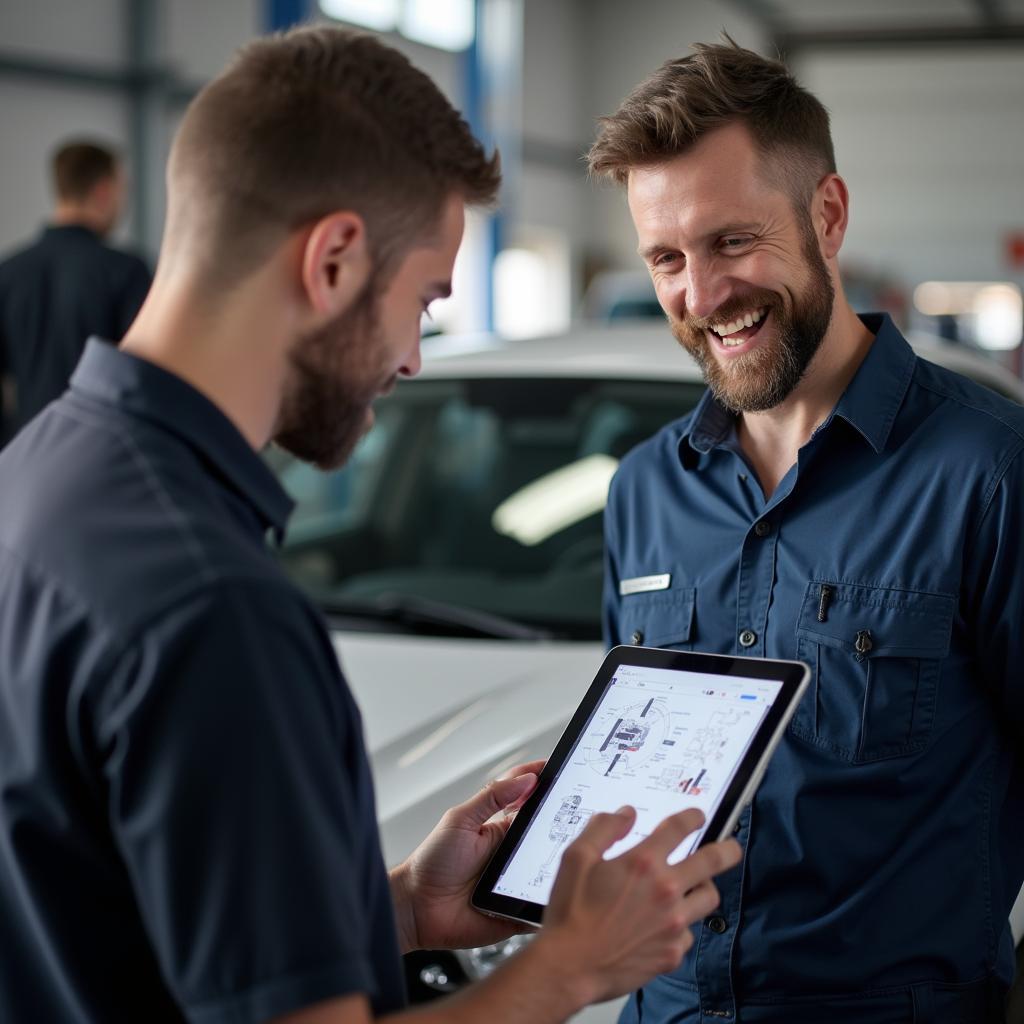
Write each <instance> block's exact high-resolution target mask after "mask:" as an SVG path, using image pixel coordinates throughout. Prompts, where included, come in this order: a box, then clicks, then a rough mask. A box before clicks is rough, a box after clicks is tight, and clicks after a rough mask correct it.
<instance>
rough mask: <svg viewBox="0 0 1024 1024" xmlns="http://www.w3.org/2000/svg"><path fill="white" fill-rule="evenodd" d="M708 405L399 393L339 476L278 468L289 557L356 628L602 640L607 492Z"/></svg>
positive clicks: (683, 392)
mask: <svg viewBox="0 0 1024 1024" xmlns="http://www.w3.org/2000/svg"><path fill="white" fill-rule="evenodd" d="M702 392H703V385H701V384H699V383H696V382H685V381H642V380H638V381H615V380H594V379H589V380H588V379H558V378H529V379H513V380H510V379H508V378H500V379H498V378H495V379H486V378H485V379H447V380H440V379H436V378H434V379H421V380H416V381H406V382H403V383H402V385H401V386H400V387H399V388H398V389H397V390H396V391H395V393H394V394H393V395H391V396H390V397H389V398H387V399H382V400H381V401H379V402H378V403H377V405H376V410H375V411H376V424H375V426H374V428H373V430H372V431H371V432H370V433H369V434H368V435H367V436H366V437H365V438H363V440H362V441H361V442H360V444H359V446H358V447H357V449H356V451H355V452H354V453H353V455H352V458H351V459H350V461H349V463H348V464H347V465H346V466H345V467H344V468H343V469H341V470H338V471H336V472H333V473H321V472H319V471H317V470H314V469H312V468H311V467H309V466H307V465H305V464H303V463H300V462H298V461H296V460H293V459H290V458H288V457H284V456H283V455H282V453H280V452H275V453H273V455H272V456H271V461H272V464H274V467H275V469H276V470H277V472H278V474H279V476H280V479H281V481H282V483H283V484H284V486H285V488H286V489H287V490H288V492H289V493H290V494H291V495H292V497H293V498H294V499H295V500H296V502H297V507H296V509H295V512H294V515H293V516H292V519H291V523H290V526H289V529H288V535H287V539H286V541H285V544H284V545H283V547H282V549H281V551H280V557H281V559H282V561H283V564H284V566H285V569H286V571H287V572H288V573H289V574H290V575H291V576H292V577H293V579H294V580H295V581H296V582H297V583H298V584H299V585H300V586H301V587H303V588H304V589H305V590H306V591H307V592H309V593H310V594H311V595H312V596H313V598H314V599H315V600H317V601H318V602H319V603H320V604H321V606H322V607H323V608H324V609H325V611H327V612H328V614H331V615H334V616H342V617H343V619H344V621H342V622H340V623H339V624H341V625H347V626H349V628H379V624H380V621H381V620H382V619H385V618H388V619H390V620H391V621H392V627H391V628H404V629H408V630H412V631H416V632H440V633H447V634H449V635H489V636H507V637H515V636H522V637H524V638H528V637H534V638H535V637H538V636H559V637H572V638H581V639H582V638H597V637H599V636H600V607H601V580H602V572H603V534H602V513H603V509H604V505H605V500H606V497H607V491H608V483H609V481H610V479H611V476H612V474H613V473H614V471H615V468H616V467H617V465H618V461H619V459H620V458H621V457H622V456H623V455H624V454H625V453H626V452H627V451H628V450H629V449H630V448H631V447H633V446H634V445H635V444H637V443H638V442H640V441H642V440H643V439H644V438H646V437H649V436H650V435H651V434H653V433H654V432H655V431H656V430H657V429H658V428H659V427H661V426H662V425H663V424H665V423H667V422H669V421H671V420H673V419H676V418H678V417H679V416H682V415H683V414H684V413H686V412H687V411H688V410H690V409H691V408H692V407H693V406H694V405H695V404H696V403H697V401H698V399H699V398H700V395H701V393H702ZM353 623H355V625H353ZM358 623H362V625H361V626H360V625H359V624H358ZM396 623H397V625H396Z"/></svg>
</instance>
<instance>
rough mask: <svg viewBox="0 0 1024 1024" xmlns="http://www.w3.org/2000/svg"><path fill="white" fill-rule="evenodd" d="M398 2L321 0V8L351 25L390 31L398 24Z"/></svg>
mask: <svg viewBox="0 0 1024 1024" xmlns="http://www.w3.org/2000/svg"><path fill="white" fill-rule="evenodd" d="M398 4H399V0H320V10H321V11H323V12H324V14H326V15H327V17H328V18H337V19H338V21H347V22H348V23H349V24H350V25H361V26H362V27H363V28H370V29H373V30H374V31H375V32H390V31H391V30H392V29H393V28H394V27H395V26H396V25H397V24H398Z"/></svg>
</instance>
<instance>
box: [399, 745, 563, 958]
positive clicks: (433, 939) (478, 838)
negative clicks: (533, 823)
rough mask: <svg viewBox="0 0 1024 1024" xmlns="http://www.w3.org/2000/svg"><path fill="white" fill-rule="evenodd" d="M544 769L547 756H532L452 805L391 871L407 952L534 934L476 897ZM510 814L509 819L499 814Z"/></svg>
mask: <svg viewBox="0 0 1024 1024" xmlns="http://www.w3.org/2000/svg"><path fill="white" fill-rule="evenodd" d="M543 767H544V762H543V761H532V762H530V763H529V764H522V765H518V766H517V767H515V768H511V769H509V771H508V772H506V773H505V774H504V775H503V776H502V777H501V778H500V779H497V780H495V781H494V782H491V783H490V784H489V785H488V786H486V787H485V788H484V789H483V790H481V791H480V792H479V793H477V794H476V796H474V797H471V798H470V799H469V800H467V801H466V802H465V803H462V804H459V805H458V806H457V807H453V808H452V809H451V810H450V811H448V812H447V813H446V814H445V816H444V817H443V818H442V819H441V821H440V822H439V823H438V825H437V826H436V827H435V828H434V830H433V831H432V832H431V833H430V835H429V836H427V838H426V839H425V840H424V841H423V842H422V843H421V844H420V845H419V846H418V847H417V848H416V850H414V851H413V853H412V854H411V856H410V857H409V859H408V860H406V861H405V862H404V863H403V864H400V865H399V866H398V867H397V868H395V869H394V870H393V871H392V872H391V893H392V896H393V897H394V902H395V909H396V914H397V917H398V927H399V940H400V942H401V946H402V950H403V952H408V951H409V950H410V949H462V948H466V947H471V946H487V945H490V944H491V943H492V942H499V941H500V940H501V939H506V938H508V937H509V936H510V935H515V934H517V933H518V932H522V931H532V929H531V928H530V927H529V926H527V925H518V924H516V923H515V922H514V921H500V920H497V919H496V918H492V917H486V916H485V915H483V914H481V913H480V912H479V911H476V910H474V909H473V908H472V907H471V906H470V903H469V898H470V896H471V895H472V892H473V886H474V885H476V880H477V878H478V877H479V875H480V872H481V871H483V869H484V867H485V866H486V864H487V861H488V860H489V859H490V857H491V854H492V853H494V851H495V849H497V846H498V843H500V842H501V839H502V837H503V836H504V835H505V833H506V831H508V827H509V825H510V824H511V823H512V819H513V817H515V812H516V811H517V810H518V809H519V808H520V807H521V806H522V805H523V803H524V801H525V800H526V798H527V797H528V796H529V795H530V793H532V792H533V788H534V786H536V784H537V774H538V773H539V772H540V770H541V768H543ZM503 811H504V812H505V814H504V816H503V817H501V818H496V817H495V815H499V814H501V812H503ZM492 819H493V820H492Z"/></svg>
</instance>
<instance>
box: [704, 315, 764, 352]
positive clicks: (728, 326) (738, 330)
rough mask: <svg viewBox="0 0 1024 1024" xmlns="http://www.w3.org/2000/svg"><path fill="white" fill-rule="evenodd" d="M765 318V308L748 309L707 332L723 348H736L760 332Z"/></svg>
mask: <svg viewBox="0 0 1024 1024" xmlns="http://www.w3.org/2000/svg"><path fill="white" fill-rule="evenodd" d="M767 316H768V307H767V306H762V307H760V308H758V309H749V310H747V311H746V312H745V313H741V314H740V315H739V316H736V317H734V318H733V319H732V320H729V321H726V322H725V323H721V324H715V325H714V326H713V327H710V328H709V330H710V331H711V333H713V334H715V335H716V336H717V340H718V342H719V344H721V345H722V346H723V347H724V348H738V347H739V346H740V345H742V344H744V343H745V342H748V341H749V340H750V339H751V338H753V337H754V335H755V334H757V333H758V331H760V329H761V326H762V324H763V323H764V320H765V318H766V317H767Z"/></svg>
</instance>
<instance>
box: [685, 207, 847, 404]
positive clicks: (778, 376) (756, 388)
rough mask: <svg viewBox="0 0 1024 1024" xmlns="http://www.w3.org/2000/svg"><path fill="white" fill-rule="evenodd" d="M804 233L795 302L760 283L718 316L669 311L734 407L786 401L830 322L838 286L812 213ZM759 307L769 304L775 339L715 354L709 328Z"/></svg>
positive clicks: (720, 396) (719, 393) (709, 379)
mask: <svg viewBox="0 0 1024 1024" xmlns="http://www.w3.org/2000/svg"><path fill="white" fill-rule="evenodd" d="M801 234H802V236H803V257H804V263H805V264H806V267H807V271H808V281H807V284H806V285H805V286H804V288H803V289H802V291H801V292H800V293H799V294H798V295H796V296H795V298H794V300H793V305H792V308H790V309H787V308H786V306H785V303H784V301H783V297H782V296H781V295H780V294H779V293H778V292H773V291H769V290H768V289H764V288H761V289H754V290H752V291H750V292H747V293H746V294H744V295H743V296H742V297H739V298H737V299H734V300H730V301H729V302H728V303H726V304H724V305H723V306H721V307H720V308H719V309H717V310H716V311H715V315H714V317H713V318H711V317H684V318H683V319H681V320H677V319H675V318H674V317H672V316H670V317H669V323H670V325H671V328H672V333H673V335H675V338H676V340H677V341H678V342H679V343H680V344H681V345H682V346H683V348H685V349H686V351H687V352H689V353H690V355H691V356H693V358H694V360H695V361H696V362H697V364H698V366H700V368H701V372H702V373H703V374H704V381H705V383H706V384H707V386H708V387H709V388H710V389H711V393H712V394H713V395H714V397H715V399H716V400H717V401H718V402H719V403H720V404H721V405H723V406H725V407H726V408H727V409H729V410H730V411H732V412H734V413H741V412H763V411H764V410H765V409H774V408H775V407H776V406H777V405H781V404H782V402H784V401H785V400H786V399H787V398H788V397H789V396H790V395H791V394H792V392H793V390H794V389H795V388H796V386H797V385H798V384H799V383H800V381H801V380H803V377H804V374H805V373H806V372H807V367H808V366H809V365H810V363H811V360H812V359H813V358H814V356H815V354H816V353H817V351H818V349H819V348H820V347H821V343H822V341H823V340H824V338H825V332H826V331H827V330H828V325H829V323H830V322H831V319H832V307H833V304H834V302H835V289H834V288H833V286H832V278H831V277H830V276H829V272H828V267H827V266H826V265H825V261H824V259H822V256H821V251H820V249H819V248H818V240H817V237H816V236H815V234H814V229H813V227H812V226H811V222H810V218H807V217H805V219H804V222H803V223H802V224H801ZM755 308H757V309H764V308H767V310H768V315H769V316H770V317H771V320H772V321H773V323H772V324H771V326H772V327H773V328H774V330H775V338H774V340H771V341H767V343H766V344H765V343H762V344H761V345H759V346H757V347H756V348H754V349H753V350H752V351H751V352H747V353H745V354H744V355H742V356H739V357H737V358H734V359H730V360H728V363H727V364H725V365H723V364H722V363H720V362H719V361H718V360H717V359H716V358H715V355H714V352H713V351H712V344H713V343H712V342H710V341H708V338H707V334H706V332H707V331H708V330H709V329H710V327H711V324H712V323H719V324H721V323H727V322H729V321H730V320H733V319H735V318H736V317H737V316H739V315H741V314H743V313H745V312H748V311H749V310H752V309H755ZM762 322H763V321H762ZM763 329H764V328H762V330H763ZM766 340H767V339H766Z"/></svg>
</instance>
